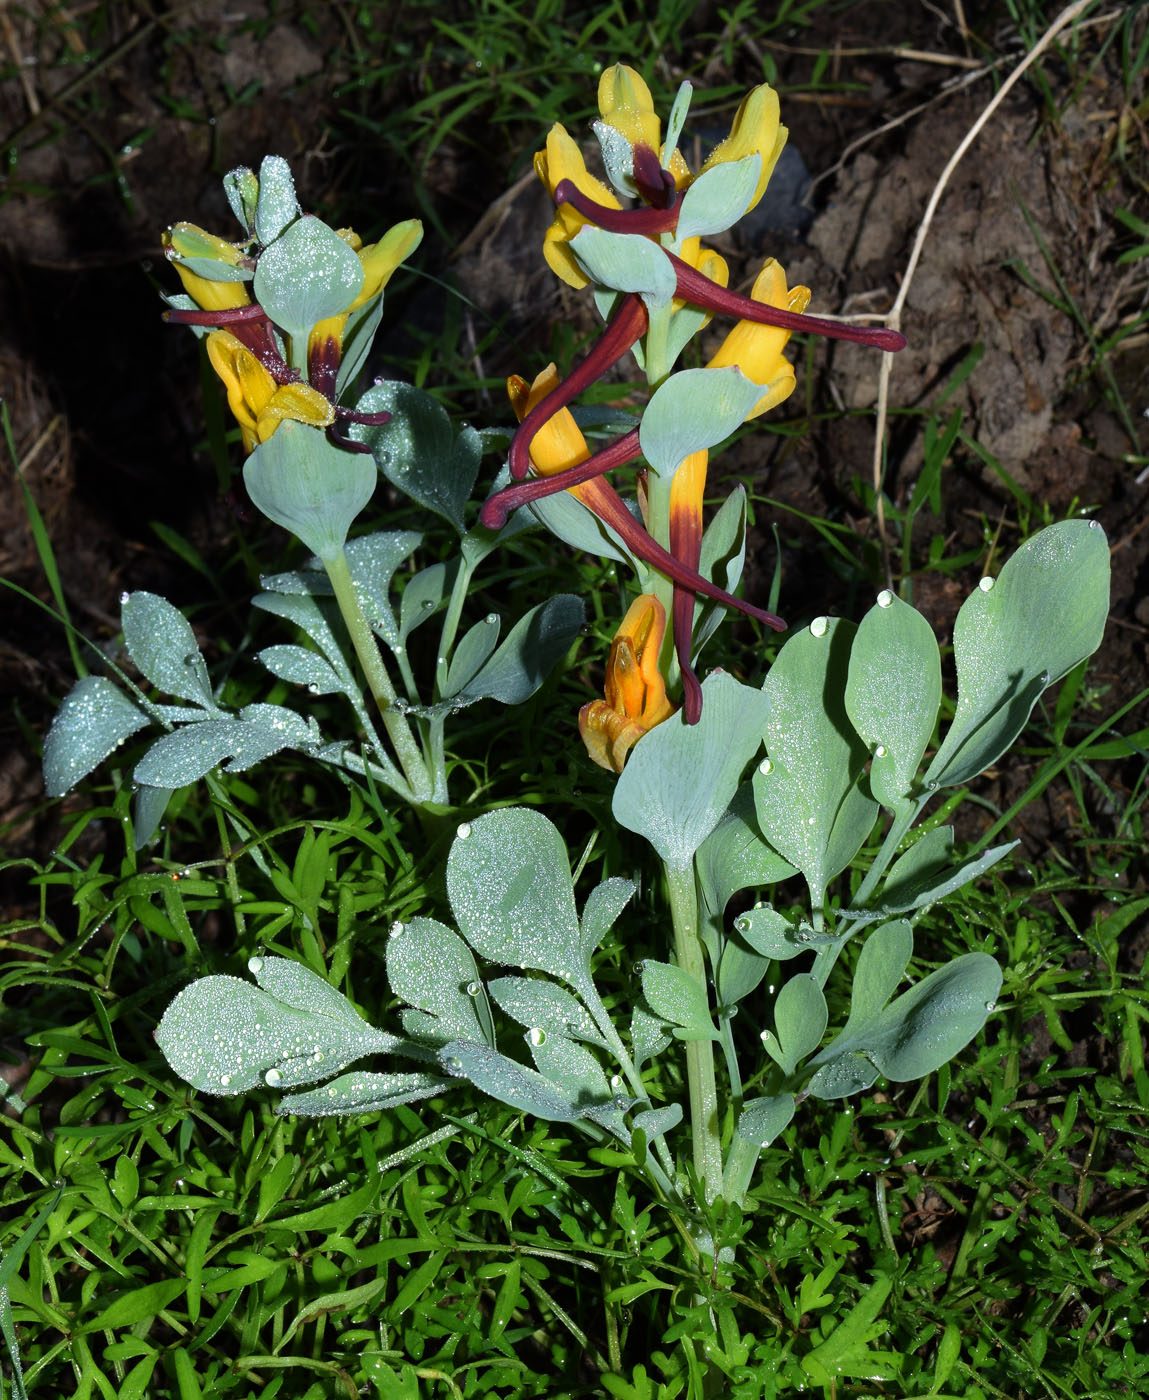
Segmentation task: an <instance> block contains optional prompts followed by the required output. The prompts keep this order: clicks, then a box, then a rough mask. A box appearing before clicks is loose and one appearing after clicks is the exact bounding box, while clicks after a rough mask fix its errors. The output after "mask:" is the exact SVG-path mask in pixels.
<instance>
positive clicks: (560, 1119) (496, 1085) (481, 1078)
mask: <svg viewBox="0 0 1149 1400" xmlns="http://www.w3.org/2000/svg"><path fill="white" fill-rule="evenodd" d="M440 1059H441V1063H442V1065H443V1068H444V1069H445V1070H446V1071H447V1073H448V1074H449V1075H452V1076H453V1077H455V1078H461V1079H469V1080H470V1081H471V1083H472V1084H473V1085H474V1086H475V1088H476V1089H479V1090H481V1091H482V1092H483V1093H484V1094H489V1095H490V1097H491V1098H493V1099H498V1101H499V1102H500V1103H505V1104H507V1106H508V1107H510V1108H517V1109H518V1110H519V1111H520V1112H522V1113H533V1114H534V1116H535V1117H536V1118H545V1119H547V1120H548V1121H549V1122H552V1123H573V1122H575V1120H576V1119H578V1118H581V1117H582V1110H581V1109H580V1108H579V1107H578V1105H577V1104H575V1103H574V1102H573V1101H572V1100H571V1099H570V1097H569V1096H568V1095H566V1094H563V1093H561V1092H560V1091H559V1090H558V1089H556V1088H555V1087H554V1085H553V1084H551V1082H550V1081H549V1080H547V1079H544V1078H543V1076H542V1075H541V1074H539V1072H538V1070H534V1069H528V1068H527V1067H526V1065H521V1064H519V1062H518V1061H517V1060H512V1059H509V1058H508V1057H507V1056H506V1055H501V1054H500V1053H499V1052H498V1051H497V1050H492V1049H491V1047H490V1046H489V1045H476V1044H474V1043H473V1042H471V1041H467V1040H453V1041H450V1042H449V1043H448V1044H446V1045H444V1046H443V1049H442V1051H441V1052H440Z"/></svg>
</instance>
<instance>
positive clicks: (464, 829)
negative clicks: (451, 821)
mask: <svg viewBox="0 0 1149 1400" xmlns="http://www.w3.org/2000/svg"><path fill="white" fill-rule="evenodd" d="M455 834H456V836H458V838H459V840H460V841H465V840H466V839H467V837H468V836H470V834H471V823H470V822H460V823H459V826H458V830H457V831H456V833H455Z"/></svg>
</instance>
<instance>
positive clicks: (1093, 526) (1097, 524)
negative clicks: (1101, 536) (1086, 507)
mask: <svg viewBox="0 0 1149 1400" xmlns="http://www.w3.org/2000/svg"><path fill="white" fill-rule="evenodd" d="M1089 528H1090V529H1091V530H1100V529H1101V522H1100V520H1091V521H1090V522H1089Z"/></svg>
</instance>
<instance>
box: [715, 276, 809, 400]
mask: <svg viewBox="0 0 1149 1400" xmlns="http://www.w3.org/2000/svg"><path fill="white" fill-rule="evenodd" d="M750 295H751V298H752V299H753V300H754V301H759V302H762V303H763V305H765V306H775V307H777V308H778V309H779V310H782V311H796V312H802V311H805V309H806V307H807V306H808V305H809V304H810V289H809V287H794V288H793V289H789V288H787V285H786V271H785V269H784V268H783V267H782V265H781V263H779V262H777V261H776V260H775V259H774V258H767V260H766V261H765V262H764V263H763V264H762V270H761V271H760V272H759V273H758V276H757V277H756V278H755V279H754V286H753V288H752V290H751V293H750ZM789 338H790V332H789V331H788V330H786V329H785V328H784V327H782V326H765V325H761V324H759V323H758V322H757V321H739V322H738V324H737V325H736V326H734V328H733V329H732V330H731V331H730V333H729V334H728V335H727V337H726V339H725V340H724V341H723V342H722V344H721V345H720V346H719V347H718V349H717V351H716V352H715V353H714V355H713V356H711V359H710V362H709V364H708V365H707V368H708V369H725V368H726V367H727V366H729V365H737V366H738V368H739V369H740V370H741V371H742V373H743V374H744V375H746V377H747V378H748V379H752V380H753V381H754V382H755V384H761V385H762V387H763V388H764V389H765V391H766V392H765V393H764V394H763V396H762V397H761V398H760V399H759V400H758V402H757V403H756V404H755V405H754V407H753V409H752V410H751V411H750V412H749V413H748V414H747V415H746V419H747V422H749V421H750V419H751V418H757V417H758V416H759V415H760V414H762V413H765V412H766V411H767V410H768V409H771V408H776V407H777V406H778V404H780V403H782V401H783V400H784V399H787V398H789V396H790V395H791V394H792V393H793V392H794V385H795V379H794V370H793V367H792V366H791V365H790V363H789V361H788V360H787V359H786V357H785V356H784V355H783V353H782V351H783V349H784V348H785V345H786V342H787V341H788V340H789Z"/></svg>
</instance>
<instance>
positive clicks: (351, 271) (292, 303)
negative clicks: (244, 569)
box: [253, 191, 363, 554]
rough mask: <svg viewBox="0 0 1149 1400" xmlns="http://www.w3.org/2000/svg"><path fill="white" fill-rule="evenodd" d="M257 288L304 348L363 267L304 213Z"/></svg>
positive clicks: (353, 290)
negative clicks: (312, 330) (311, 334)
mask: <svg viewBox="0 0 1149 1400" xmlns="http://www.w3.org/2000/svg"><path fill="white" fill-rule="evenodd" d="M261 193H262V191H261ZM253 290H254V292H255V300H256V301H258V302H259V304H260V306H262V307H263V309H264V310H265V311H266V312H267V314H268V315H269V316H270V317H271V319H272V320H273V321H274V322H275V324H276V325H277V326H279V328H280V329H281V330H283V331H285V332H286V333H287V334H288V335H289V336H291V338H292V340H293V341H298V342H300V343H301V344H306V341H307V337H308V335H309V334H310V333H311V329H312V327H313V326H316V325H318V324H319V322H320V321H325V320H327V318H328V317H330V316H338V315H339V314H340V312H343V311H346V310H347V308H348V307H349V306H350V305H351V303H352V302H353V301H354V300H355V298H356V297H357V296H358V295H359V293H360V292H361V291H362V290H363V264H362V263H361V262H360V261H359V258H358V257H357V256H356V254H355V252H354V250H353V249H352V248H351V247H350V245H349V244H347V243H344V241H343V239H342V238H340V237H339V235H338V234H337V233H336V232H335V230H334V229H330V228H328V227H327V225H326V224H325V223H324V222H323V220H322V219H317V218H316V217H315V216H314V215H313V214H303V215H301V216H300V217H299V218H298V219H296V220H295V222H294V223H293V224H291V225H290V226H289V227H288V228H286V229H285V230H284V231H283V233H282V234H280V236H279V237H278V238H277V239H276V240H275V242H274V243H272V244H271V245H270V246H269V247H267V248H264V250H263V252H262V253H261V254H260V256H259V262H258V263H256V267H255V284H254V288H253ZM277 431H278V430H277ZM315 552H316V553H317V554H318V553H319V551H318V550H316V551H315Z"/></svg>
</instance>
